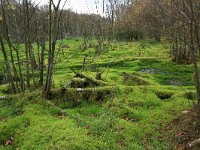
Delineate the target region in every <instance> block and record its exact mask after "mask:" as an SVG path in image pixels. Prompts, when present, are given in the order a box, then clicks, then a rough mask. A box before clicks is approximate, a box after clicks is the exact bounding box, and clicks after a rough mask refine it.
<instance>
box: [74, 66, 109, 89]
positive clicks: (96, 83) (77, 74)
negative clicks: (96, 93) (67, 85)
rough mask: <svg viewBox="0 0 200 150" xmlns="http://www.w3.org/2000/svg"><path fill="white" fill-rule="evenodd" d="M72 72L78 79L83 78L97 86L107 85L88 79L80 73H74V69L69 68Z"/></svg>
mask: <svg viewBox="0 0 200 150" xmlns="http://www.w3.org/2000/svg"><path fill="white" fill-rule="evenodd" d="M70 69H71V70H72V72H74V74H75V77H79V78H85V79H87V80H88V81H89V82H91V83H93V84H95V85H97V86H105V85H108V83H106V82H104V81H100V80H96V79H93V78H91V77H88V76H86V75H84V74H82V73H80V72H76V71H75V70H74V69H72V68H70Z"/></svg>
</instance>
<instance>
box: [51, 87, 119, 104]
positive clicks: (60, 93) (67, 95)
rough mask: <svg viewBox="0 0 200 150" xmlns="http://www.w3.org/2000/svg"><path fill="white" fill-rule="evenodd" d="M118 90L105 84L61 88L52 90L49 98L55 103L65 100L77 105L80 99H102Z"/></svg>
mask: <svg viewBox="0 0 200 150" xmlns="http://www.w3.org/2000/svg"><path fill="white" fill-rule="evenodd" d="M117 91H118V88H117V87H113V86H105V87H98V88H63V89H58V90H52V92H51V99H52V100H55V102H56V103H57V104H59V103H62V102H65V103H67V104H72V106H76V105H78V104H79V103H80V102H81V101H84V100H85V101H103V100H104V99H106V98H108V97H109V96H111V95H114V94H115V93H116V92H117Z"/></svg>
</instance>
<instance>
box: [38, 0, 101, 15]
mask: <svg viewBox="0 0 200 150" xmlns="http://www.w3.org/2000/svg"><path fill="white" fill-rule="evenodd" d="M53 1H54V2H55V3H57V2H58V0H53ZM64 2H65V0H61V6H60V7H62V6H63V4H64ZM102 2H103V0H67V2H66V4H65V7H64V8H65V9H71V10H72V11H74V12H77V13H86V14H99V15H103V7H102ZM35 3H36V4H37V3H40V5H45V4H48V0H35Z"/></svg>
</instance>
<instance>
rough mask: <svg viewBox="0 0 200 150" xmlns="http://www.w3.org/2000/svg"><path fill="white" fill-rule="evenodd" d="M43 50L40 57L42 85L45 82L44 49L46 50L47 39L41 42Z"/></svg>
mask: <svg viewBox="0 0 200 150" xmlns="http://www.w3.org/2000/svg"><path fill="white" fill-rule="evenodd" d="M41 47H42V51H41V59H40V86H43V84H44V79H43V78H44V51H45V41H42V44H41Z"/></svg>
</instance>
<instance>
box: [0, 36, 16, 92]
mask: <svg viewBox="0 0 200 150" xmlns="http://www.w3.org/2000/svg"><path fill="white" fill-rule="evenodd" d="M0 43H1V49H2V52H3V56H4V61H5V66H6V71H7V78H8V82H9V84H10V85H11V89H12V92H13V93H14V94H15V93H16V87H15V84H14V82H13V77H12V73H11V69H10V65H9V63H8V57H7V53H6V50H5V47H4V43H3V39H2V38H1V37H0Z"/></svg>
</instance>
